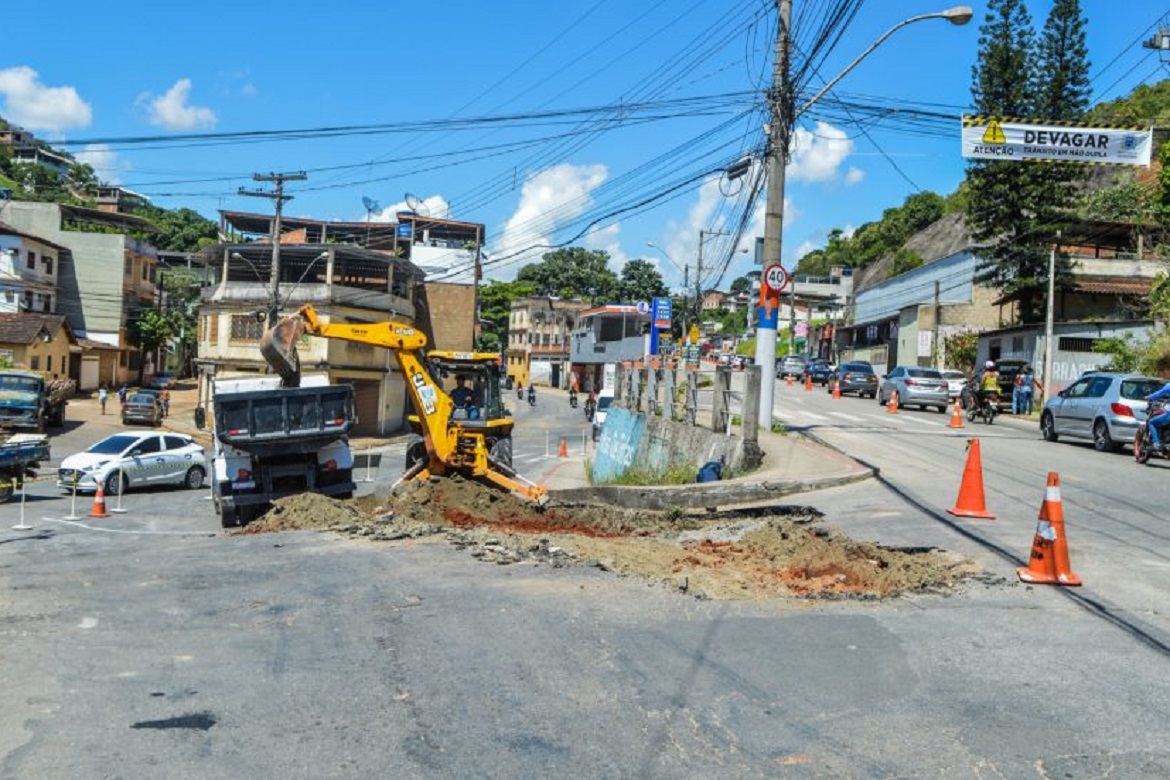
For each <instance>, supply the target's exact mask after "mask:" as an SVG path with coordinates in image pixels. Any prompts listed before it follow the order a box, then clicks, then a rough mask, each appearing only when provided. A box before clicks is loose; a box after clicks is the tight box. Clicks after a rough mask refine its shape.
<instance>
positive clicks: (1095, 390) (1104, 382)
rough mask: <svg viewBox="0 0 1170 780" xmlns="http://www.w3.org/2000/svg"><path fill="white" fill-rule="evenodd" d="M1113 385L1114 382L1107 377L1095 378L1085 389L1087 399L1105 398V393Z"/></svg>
mask: <svg viewBox="0 0 1170 780" xmlns="http://www.w3.org/2000/svg"><path fill="white" fill-rule="evenodd" d="M1111 384H1113V380H1112V379H1111V378H1109V377H1107V376H1099V377H1094V378H1093V379H1092V380H1090V381H1089V386H1088V387H1087V388H1085V396H1084V397H1085V398H1103V397H1104V396H1105V391H1107V390H1108V389H1109V386H1110V385H1111Z"/></svg>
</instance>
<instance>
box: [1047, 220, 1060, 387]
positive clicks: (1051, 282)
mask: <svg viewBox="0 0 1170 780" xmlns="http://www.w3.org/2000/svg"><path fill="white" fill-rule="evenodd" d="M1059 243H1060V231H1059V230H1057V231H1056V239H1055V240H1054V241H1053V242H1052V249H1051V250H1050V251H1049V253H1048V303H1047V304H1046V305H1045V311H1044V403H1048V399H1049V398H1051V397H1052V352H1053V349H1052V339H1053V330H1054V328H1053V324H1052V315H1053V309H1054V306H1053V303H1054V302H1055V300H1056V246H1057V244H1059Z"/></svg>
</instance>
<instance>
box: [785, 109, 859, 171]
mask: <svg viewBox="0 0 1170 780" xmlns="http://www.w3.org/2000/svg"><path fill="white" fill-rule="evenodd" d="M852 151H853V141H851V140H849V136H848V135H846V134H845V131H844V130H842V129H841V128H839V127H834V126H833V125H830V124H828V123H827V122H817V127H816V130H806V129H804V128H803V127H798V128H796V132H795V133H794V134H793V139H792V158H791V161H790V162H789V163H788V178H790V179H792V180H793V181H829V180H831V179H834V178H836V177H837V175H838V172H837V169H838V168H840V166H841V163H843V162H844V161H845V158H846V157H848V156H849V154H850V153H851V152H852Z"/></svg>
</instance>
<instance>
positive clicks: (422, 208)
mask: <svg viewBox="0 0 1170 780" xmlns="http://www.w3.org/2000/svg"><path fill="white" fill-rule="evenodd" d="M405 200H406V208H408V209H410V210H411V211H413V212H414V213H415V214H418V215H420V216H423V217H426V216H430V215H429V214H427V207H426V204H425V203H423V201H422V200H421V199H420V198H419V197H418V196H417V195H415V194H414V193H410V192H408V193H406V196H405Z"/></svg>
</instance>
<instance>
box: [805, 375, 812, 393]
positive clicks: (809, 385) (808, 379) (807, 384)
mask: <svg viewBox="0 0 1170 780" xmlns="http://www.w3.org/2000/svg"><path fill="white" fill-rule="evenodd" d="M804 392H806V393H811V392H812V374H805V376H804Z"/></svg>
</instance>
